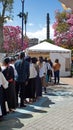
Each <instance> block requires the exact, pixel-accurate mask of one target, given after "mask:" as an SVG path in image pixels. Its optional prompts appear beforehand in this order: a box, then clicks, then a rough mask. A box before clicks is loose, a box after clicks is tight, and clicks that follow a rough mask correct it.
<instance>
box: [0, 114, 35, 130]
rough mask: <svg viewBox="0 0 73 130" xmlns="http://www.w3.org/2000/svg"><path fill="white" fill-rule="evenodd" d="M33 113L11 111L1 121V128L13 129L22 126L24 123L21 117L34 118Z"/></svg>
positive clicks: (4, 129)
mask: <svg viewBox="0 0 73 130" xmlns="http://www.w3.org/2000/svg"><path fill="white" fill-rule="evenodd" d="M32 117H33V116H32V115H31V114H26V113H19V112H14V113H10V114H8V115H7V116H5V117H4V118H3V121H1V122H0V129H1V130H13V128H18V129H19V128H22V127H23V126H24V124H23V123H21V122H20V119H25V118H32Z"/></svg>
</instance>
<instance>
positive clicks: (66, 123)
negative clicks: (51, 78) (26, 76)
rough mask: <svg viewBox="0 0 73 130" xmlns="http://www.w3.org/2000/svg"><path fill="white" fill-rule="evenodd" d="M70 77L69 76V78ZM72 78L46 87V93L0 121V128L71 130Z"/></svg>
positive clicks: (72, 128) (72, 105) (72, 107)
mask: <svg viewBox="0 0 73 130" xmlns="http://www.w3.org/2000/svg"><path fill="white" fill-rule="evenodd" d="M69 79H70V78H69ZM72 80H73V78H71V79H70V80H69V81H70V83H71V82H72V84H70V83H69V82H68V79H66V78H65V79H64V78H63V79H61V84H59V85H52V84H50V85H49V86H48V87H47V93H46V94H44V93H43V97H42V98H41V99H39V100H38V101H37V102H35V103H33V104H30V105H27V107H26V108H22V109H19V108H18V109H16V111H15V112H14V113H11V114H8V115H7V116H5V117H4V120H3V121H1V122H0V130H73V81H72Z"/></svg>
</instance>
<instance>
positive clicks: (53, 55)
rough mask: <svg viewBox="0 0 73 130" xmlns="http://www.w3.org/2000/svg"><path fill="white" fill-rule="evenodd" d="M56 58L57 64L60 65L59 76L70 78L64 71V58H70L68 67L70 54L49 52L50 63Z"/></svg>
mask: <svg viewBox="0 0 73 130" xmlns="http://www.w3.org/2000/svg"><path fill="white" fill-rule="evenodd" d="M56 58H57V59H59V62H60V64H61V69H60V76H70V71H65V58H70V65H71V53H70V52H69V53H63V52H62V53H58V52H57V53H51V52H50V59H51V60H52V62H54V61H55V59H56Z"/></svg>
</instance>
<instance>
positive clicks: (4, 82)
mask: <svg viewBox="0 0 73 130" xmlns="http://www.w3.org/2000/svg"><path fill="white" fill-rule="evenodd" d="M60 67H61V65H60V63H59V60H58V59H56V60H55V63H52V62H51V60H50V59H49V60H47V58H45V59H43V57H39V58H38V59H37V58H36V57H33V58H31V57H29V56H27V57H25V53H24V52H20V54H19V56H18V58H17V59H13V58H9V57H6V58H4V60H3V64H2V65H1V66H0V79H1V80H0V117H2V116H3V115H5V114H7V113H9V112H13V111H14V110H15V109H16V108H17V107H25V106H26V103H27V102H28V103H32V102H35V101H36V100H38V99H39V98H40V97H42V91H44V93H47V90H46V87H47V86H48V82H51V81H52V80H51V78H52V76H54V83H55V84H56V83H59V81H60ZM53 74H54V75H53ZM19 98H20V100H19ZM27 98H28V101H27ZM6 103H7V105H8V106H6ZM6 107H8V108H6Z"/></svg>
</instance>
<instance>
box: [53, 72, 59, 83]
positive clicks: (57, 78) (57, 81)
mask: <svg viewBox="0 0 73 130" xmlns="http://www.w3.org/2000/svg"><path fill="white" fill-rule="evenodd" d="M54 80H55V83H59V80H60V72H59V70H57V71H55V72H54Z"/></svg>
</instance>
